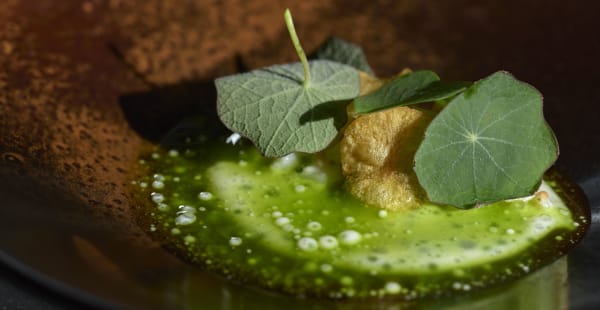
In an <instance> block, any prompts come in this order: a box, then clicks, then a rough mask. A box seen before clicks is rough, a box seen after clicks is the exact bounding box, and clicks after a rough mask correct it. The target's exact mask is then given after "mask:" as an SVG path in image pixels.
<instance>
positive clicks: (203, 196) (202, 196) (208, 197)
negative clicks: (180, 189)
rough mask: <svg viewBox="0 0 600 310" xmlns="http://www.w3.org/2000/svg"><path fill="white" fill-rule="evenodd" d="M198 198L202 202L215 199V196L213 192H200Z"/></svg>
mask: <svg viewBox="0 0 600 310" xmlns="http://www.w3.org/2000/svg"><path fill="white" fill-rule="evenodd" d="M198 198H200V200H204V201H209V200H211V199H213V194H212V193H211V192H200V193H199V194H198Z"/></svg>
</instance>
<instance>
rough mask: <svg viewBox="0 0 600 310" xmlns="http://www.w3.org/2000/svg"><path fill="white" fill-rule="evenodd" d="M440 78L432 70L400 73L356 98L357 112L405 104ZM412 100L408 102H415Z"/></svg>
mask: <svg viewBox="0 0 600 310" xmlns="http://www.w3.org/2000/svg"><path fill="white" fill-rule="evenodd" d="M439 80H440V78H439V77H438V75H437V74H435V73H434V72H432V71H427V70H423V71H415V72H412V73H409V74H404V75H400V76H398V77H396V78H394V79H392V80H391V81H389V82H387V83H386V84H385V85H383V86H382V87H381V88H379V89H378V90H376V91H374V92H372V93H369V94H367V95H365V96H361V97H358V98H356V99H355V100H354V111H355V112H356V113H359V114H362V113H370V112H375V111H378V110H383V109H387V108H391V107H394V106H400V105H405V104H403V103H404V101H405V100H406V99H410V98H412V97H414V96H417V95H418V94H419V93H420V91H423V89H425V88H427V87H428V86H429V85H430V84H431V83H433V82H437V81H439ZM413 103H414V102H410V103H408V104H413Z"/></svg>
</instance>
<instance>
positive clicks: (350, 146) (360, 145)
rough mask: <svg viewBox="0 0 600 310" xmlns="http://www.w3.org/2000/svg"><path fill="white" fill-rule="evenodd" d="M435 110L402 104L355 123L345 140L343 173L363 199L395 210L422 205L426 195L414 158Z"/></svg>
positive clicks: (351, 125)
mask: <svg viewBox="0 0 600 310" xmlns="http://www.w3.org/2000/svg"><path fill="white" fill-rule="evenodd" d="M433 116H434V113H433V112H431V111H424V110H419V109H415V108H410V107H397V108H392V109H387V110H383V111H379V112H375V113H371V114H367V115H364V116H361V117H359V118H357V119H355V120H354V121H352V122H351V123H350V124H349V125H348V127H347V128H346V130H345V131H344V135H343V137H342V141H341V142H340V155H341V161H342V172H343V174H344V176H345V177H346V180H347V186H348V187H349V190H350V192H351V193H352V194H353V195H354V196H356V197H357V198H359V199H361V200H363V201H365V202H367V203H368V204H371V205H375V206H378V207H381V208H385V209H389V210H398V209H407V208H412V207H416V206H418V205H419V203H420V202H422V201H423V200H424V199H425V197H426V196H425V192H424V190H423V189H422V188H421V187H420V185H419V183H418V180H417V176H416V175H415V173H414V171H413V160H414V155H415V152H416V151H417V147H418V146H419V144H420V142H421V140H422V139H423V135H424V132H425V129H426V128H427V125H428V124H429V122H431V120H432V119H433Z"/></svg>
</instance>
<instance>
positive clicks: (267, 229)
mask: <svg viewBox="0 0 600 310" xmlns="http://www.w3.org/2000/svg"><path fill="white" fill-rule="evenodd" d="M186 139H187V140H186V141H187V146H186V145H185V144H184V146H183V147H179V148H178V149H171V150H166V151H161V150H157V151H156V152H155V153H153V154H151V156H148V157H147V158H145V159H144V160H141V161H140V162H141V164H142V166H143V171H144V172H145V175H146V176H144V177H142V178H141V180H139V181H136V182H134V183H135V184H136V186H139V188H140V189H141V191H140V193H141V194H142V195H143V197H144V198H145V200H146V202H147V203H146V204H143V205H144V206H143V207H141V208H140V209H139V210H138V213H139V223H140V224H141V225H143V227H144V229H145V230H147V231H148V233H149V234H150V235H151V236H152V237H153V238H155V239H157V240H159V241H160V242H162V243H163V244H164V246H165V247H166V248H167V249H168V250H170V251H172V252H173V253H175V254H176V255H178V256H180V257H181V258H183V259H184V260H186V261H189V262H191V263H193V264H197V265H199V266H201V267H202V268H205V269H207V270H209V271H212V272H215V273H218V274H220V275H222V276H225V277H227V278H230V279H232V280H233V281H238V282H241V283H245V284H249V285H254V286H258V287H262V288H265V289H269V290H275V291H278V292H283V293H288V294H293V295H297V296H315V297H328V298H372V297H375V298H381V297H395V298H399V299H404V300H413V299H421V298H429V297H436V296H446V295H452V294H456V293H458V292H465V291H472V290H478V289H481V288H485V287H489V286H493V285H496V284H499V283H504V282H507V281H509V280H511V279H515V278H518V277H521V276H523V275H525V274H528V273H530V272H532V271H533V270H536V269H538V268H540V267H542V266H544V265H547V264H549V263H551V262H552V261H554V260H556V259H557V258H559V257H561V256H562V255H564V254H565V252H566V251H567V250H568V249H569V248H570V247H572V246H573V245H574V244H575V243H577V242H578V241H579V240H580V239H581V238H582V236H583V233H584V231H585V228H586V227H587V226H588V225H587V224H588V222H589V218H588V216H587V215H586V214H587V213H586V211H585V209H584V207H583V206H582V205H581V204H580V203H572V202H573V201H576V200H572V199H569V198H568V193H569V192H570V191H571V189H570V188H569V187H565V186H561V182H559V181H558V180H557V177H549V178H547V179H546V180H545V181H544V182H543V183H542V185H541V187H540V191H544V192H546V193H547V194H548V199H538V197H529V198H525V199H519V200H511V201H503V202H498V203H494V204H490V205H486V206H482V207H478V208H474V209H470V210H459V209H456V208H453V207H449V206H440V205H435V204H425V205H423V206H422V207H421V208H419V209H414V210H408V211H386V210H382V209H378V208H374V207H370V206H367V205H365V204H364V203H362V202H361V201H359V200H357V199H355V198H353V197H352V196H351V195H349V194H348V193H347V192H345V191H344V187H343V181H342V179H341V174H340V171H339V168H337V167H336V165H335V164H333V165H332V164H330V163H328V161H327V160H325V159H324V158H322V157H319V156H309V155H301V154H292V155H289V156H286V157H284V158H279V159H266V158H263V157H262V156H261V155H260V154H258V152H257V151H256V150H255V149H254V148H253V147H252V146H251V145H249V144H248V143H247V142H245V141H241V142H240V143H237V144H236V145H231V144H227V143H225V140H226V137H216V138H211V139H208V138H205V137H204V136H202V135H199V136H197V137H188V138H186ZM192 141H193V143H192ZM564 197H566V198H564ZM565 202H566V203H565Z"/></svg>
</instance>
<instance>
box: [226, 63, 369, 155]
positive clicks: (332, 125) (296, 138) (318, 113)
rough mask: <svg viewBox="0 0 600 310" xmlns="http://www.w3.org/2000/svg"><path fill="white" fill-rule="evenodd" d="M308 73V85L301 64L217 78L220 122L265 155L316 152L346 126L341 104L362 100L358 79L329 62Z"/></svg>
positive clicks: (352, 72)
mask: <svg viewBox="0 0 600 310" xmlns="http://www.w3.org/2000/svg"><path fill="white" fill-rule="evenodd" d="M310 73H311V80H310V82H309V83H308V84H307V85H306V86H304V85H303V77H304V72H303V67H302V64H301V63H293V64H286V65H277V66H271V67H267V68H263V69H258V70H254V71H251V72H248V73H244V74H238V75H232V76H227V77H222V78H219V79H216V80H215V84H216V87H217V112H218V115H219V118H220V119H221V121H222V122H223V123H224V124H225V125H226V126H227V127H228V128H229V129H231V130H232V131H234V132H237V133H239V134H241V135H242V136H244V137H247V138H249V139H250V140H251V141H252V142H253V143H254V145H255V146H256V147H257V148H258V150H259V151H260V152H261V153H262V154H263V155H265V156H268V157H280V156H284V155H286V154H289V153H292V152H306V153H315V152H318V151H320V150H322V149H324V148H325V147H327V146H328V145H329V144H330V143H331V141H332V140H333V139H334V138H335V137H336V135H337V134H338V131H339V130H340V128H341V127H342V126H343V125H344V121H345V119H341V118H345V116H346V114H345V113H346V111H345V109H344V108H340V107H339V105H340V104H339V102H340V101H342V100H350V99H352V98H354V97H356V96H357V95H358V92H359V87H360V86H359V74H358V71H357V70H356V69H354V68H352V67H350V66H346V65H343V64H339V63H335V62H331V61H326V60H315V61H311V62H310Z"/></svg>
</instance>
